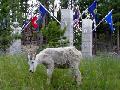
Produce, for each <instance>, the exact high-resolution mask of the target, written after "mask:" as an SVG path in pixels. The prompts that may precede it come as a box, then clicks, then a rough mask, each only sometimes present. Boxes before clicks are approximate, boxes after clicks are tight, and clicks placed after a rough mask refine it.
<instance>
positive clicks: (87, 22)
mask: <svg viewBox="0 0 120 90" xmlns="http://www.w3.org/2000/svg"><path fill="white" fill-rule="evenodd" d="M92 23H93V21H92V20H91V19H83V20H82V54H83V57H92Z"/></svg>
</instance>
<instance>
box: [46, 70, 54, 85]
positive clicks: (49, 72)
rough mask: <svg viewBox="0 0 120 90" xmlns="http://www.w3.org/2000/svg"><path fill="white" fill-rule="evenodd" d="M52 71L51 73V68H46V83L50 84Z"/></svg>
mask: <svg viewBox="0 0 120 90" xmlns="http://www.w3.org/2000/svg"><path fill="white" fill-rule="evenodd" d="M52 73H53V68H48V69H47V75H48V78H47V84H50V82H51V77H52Z"/></svg>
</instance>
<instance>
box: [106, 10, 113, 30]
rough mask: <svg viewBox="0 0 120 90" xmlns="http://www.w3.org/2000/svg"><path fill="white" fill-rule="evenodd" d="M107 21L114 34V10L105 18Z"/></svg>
mask: <svg viewBox="0 0 120 90" xmlns="http://www.w3.org/2000/svg"><path fill="white" fill-rule="evenodd" d="M105 21H106V22H107V23H108V24H109V26H110V29H111V31H112V32H114V30H115V28H114V27H113V20H112V10H111V11H110V12H109V13H108V14H107V15H106V16H105Z"/></svg>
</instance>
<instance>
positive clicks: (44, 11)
mask: <svg viewBox="0 0 120 90" xmlns="http://www.w3.org/2000/svg"><path fill="white" fill-rule="evenodd" d="M46 12H47V11H46V9H45V7H43V6H42V5H40V6H39V13H40V14H41V16H42V18H43V17H44V16H45V14H46Z"/></svg>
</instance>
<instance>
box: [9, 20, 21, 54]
mask: <svg viewBox="0 0 120 90" xmlns="http://www.w3.org/2000/svg"><path fill="white" fill-rule="evenodd" d="M10 27H11V29H13V32H12V35H15V34H18V35H21V31H22V28H21V27H19V23H18V22H13V24H12V25H11V26H10ZM9 53H10V54H17V53H21V39H16V40H14V41H13V42H12V44H11V46H10V48H9Z"/></svg>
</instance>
